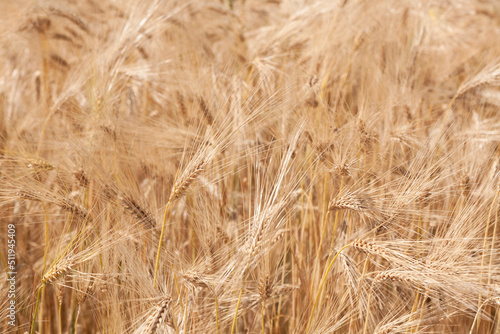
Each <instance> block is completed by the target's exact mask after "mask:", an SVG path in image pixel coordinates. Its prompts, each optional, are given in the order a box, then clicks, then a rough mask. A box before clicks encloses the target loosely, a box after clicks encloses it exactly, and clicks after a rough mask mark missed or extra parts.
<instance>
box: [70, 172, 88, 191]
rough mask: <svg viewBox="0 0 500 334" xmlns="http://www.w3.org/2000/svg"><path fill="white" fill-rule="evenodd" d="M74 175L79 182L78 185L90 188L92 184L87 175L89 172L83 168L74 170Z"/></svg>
mask: <svg viewBox="0 0 500 334" xmlns="http://www.w3.org/2000/svg"><path fill="white" fill-rule="evenodd" d="M73 176H74V177H75V179H76V182H78V185H79V186H80V187H82V188H88V186H89V184H90V180H89V178H88V177H87V174H86V173H85V171H84V170H83V169H80V170H77V171H74V172H73Z"/></svg>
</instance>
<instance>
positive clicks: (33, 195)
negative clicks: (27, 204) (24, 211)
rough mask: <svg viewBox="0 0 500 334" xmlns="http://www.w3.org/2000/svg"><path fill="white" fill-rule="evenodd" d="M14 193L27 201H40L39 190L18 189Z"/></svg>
mask: <svg viewBox="0 0 500 334" xmlns="http://www.w3.org/2000/svg"><path fill="white" fill-rule="evenodd" d="M16 195H17V197H19V198H22V199H25V200H28V201H41V199H42V197H43V194H42V193H41V192H38V191H31V190H19V191H18V192H17V193H16Z"/></svg>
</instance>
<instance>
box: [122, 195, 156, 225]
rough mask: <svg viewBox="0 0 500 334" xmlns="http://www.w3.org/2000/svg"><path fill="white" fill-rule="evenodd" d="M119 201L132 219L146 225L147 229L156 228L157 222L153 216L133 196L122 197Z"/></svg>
mask: <svg viewBox="0 0 500 334" xmlns="http://www.w3.org/2000/svg"><path fill="white" fill-rule="evenodd" d="M119 199H120V203H121V204H122V205H123V207H124V208H125V210H126V211H127V212H128V213H129V214H130V215H131V216H132V217H134V218H136V219H137V220H138V221H139V222H141V223H143V224H145V225H146V226H147V228H155V226H156V221H155V219H154V218H153V215H152V214H151V213H150V212H149V211H147V210H145V209H143V208H142V207H141V206H140V205H139V204H138V203H137V202H136V201H135V200H134V199H133V198H132V197H131V196H120V197H119Z"/></svg>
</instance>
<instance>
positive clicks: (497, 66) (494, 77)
mask: <svg viewBox="0 0 500 334" xmlns="http://www.w3.org/2000/svg"><path fill="white" fill-rule="evenodd" d="M488 84H489V85H494V86H498V85H500V60H499V59H497V60H495V61H494V62H493V63H491V64H490V65H488V66H486V67H485V68H484V69H483V70H482V71H480V72H479V73H478V74H477V75H475V76H474V77H472V78H471V79H470V80H468V81H466V82H465V83H463V84H462V85H460V87H459V88H458V91H457V93H456V96H455V98H454V100H455V99H456V98H458V97H460V96H462V95H464V94H465V93H466V92H468V91H470V90H472V89H475V88H479V87H481V86H484V85H488Z"/></svg>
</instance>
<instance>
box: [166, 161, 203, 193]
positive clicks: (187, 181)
mask: <svg viewBox="0 0 500 334" xmlns="http://www.w3.org/2000/svg"><path fill="white" fill-rule="evenodd" d="M205 165H206V161H205V160H204V159H202V160H201V161H200V162H199V163H198V164H197V165H196V166H195V167H194V168H193V169H192V170H190V171H189V172H187V173H186V174H185V175H183V176H181V178H179V180H177V181H176V182H175V184H174V186H173V188H172V192H171V194H170V198H169V200H168V201H169V202H172V201H174V200H176V199H178V198H179V197H181V196H182V195H184V193H185V192H186V190H187V189H188V188H189V186H190V185H191V183H193V181H194V180H196V178H197V177H198V176H199V175H200V174H201V173H202V172H203V171H204V170H205Z"/></svg>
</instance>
